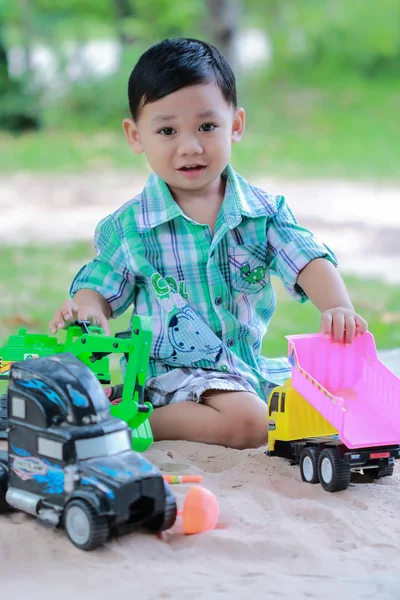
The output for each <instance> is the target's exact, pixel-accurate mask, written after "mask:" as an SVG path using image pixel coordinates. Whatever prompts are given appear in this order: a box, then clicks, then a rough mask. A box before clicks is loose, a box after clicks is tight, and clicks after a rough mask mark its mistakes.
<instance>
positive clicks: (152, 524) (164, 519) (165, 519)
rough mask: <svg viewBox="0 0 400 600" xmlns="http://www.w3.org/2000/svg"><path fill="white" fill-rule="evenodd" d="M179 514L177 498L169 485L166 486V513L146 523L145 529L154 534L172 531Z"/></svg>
mask: <svg viewBox="0 0 400 600" xmlns="http://www.w3.org/2000/svg"><path fill="white" fill-rule="evenodd" d="M177 514H178V512H177V508H176V500H175V496H174V495H173V494H172V492H171V490H170V489H169V487H168V486H167V485H165V506H164V512H163V513H161V514H160V515H157V517H155V518H153V519H150V520H149V521H147V522H146V523H145V527H146V528H147V529H149V530H150V531H153V532H154V533H158V532H160V531H166V530H167V529H170V528H171V527H172V525H173V524H174V523H175V521H176V515H177Z"/></svg>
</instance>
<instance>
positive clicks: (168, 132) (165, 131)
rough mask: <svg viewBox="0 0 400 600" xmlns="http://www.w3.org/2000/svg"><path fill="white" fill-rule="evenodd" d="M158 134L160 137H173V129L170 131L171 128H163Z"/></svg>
mask: <svg viewBox="0 0 400 600" xmlns="http://www.w3.org/2000/svg"><path fill="white" fill-rule="evenodd" d="M158 133H161V135H173V134H174V133H175V129H172V127H163V128H162V129H160V130H159V132H158Z"/></svg>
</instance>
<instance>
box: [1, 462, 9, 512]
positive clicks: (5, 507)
mask: <svg viewBox="0 0 400 600" xmlns="http://www.w3.org/2000/svg"><path fill="white" fill-rule="evenodd" d="M7 480H8V473H7V469H6V468H5V466H4V465H2V464H0V513H3V512H7V511H8V510H10V507H9V506H8V504H7V502H6V492H7Z"/></svg>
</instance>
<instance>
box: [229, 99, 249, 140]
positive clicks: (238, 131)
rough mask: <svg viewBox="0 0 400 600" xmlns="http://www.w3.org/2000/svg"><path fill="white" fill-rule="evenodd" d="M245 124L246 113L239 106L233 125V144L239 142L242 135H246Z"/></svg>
mask: <svg viewBox="0 0 400 600" xmlns="http://www.w3.org/2000/svg"><path fill="white" fill-rule="evenodd" d="M245 122H246V113H245V112H244V108H241V107H240V106H239V108H237V109H236V111H235V116H234V118H233V123H232V142H233V143H236V142H239V141H240V140H241V138H242V135H243V133H244V127H245Z"/></svg>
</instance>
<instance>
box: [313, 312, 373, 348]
mask: <svg viewBox="0 0 400 600" xmlns="http://www.w3.org/2000/svg"><path fill="white" fill-rule="evenodd" d="M367 329H368V324H367V322H366V321H365V319H363V318H362V317H360V315H358V314H357V313H356V312H355V311H354V310H353V309H351V308H346V307H344V306H337V307H335V308H330V309H328V310H325V311H324V312H323V313H322V315H321V326H320V332H321V333H323V334H324V336H325V337H327V338H330V337H332V338H333V341H334V342H335V343H340V342H344V343H345V344H351V343H352V341H353V340H354V336H359V335H362V334H363V333H365V332H366V331H367Z"/></svg>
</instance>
